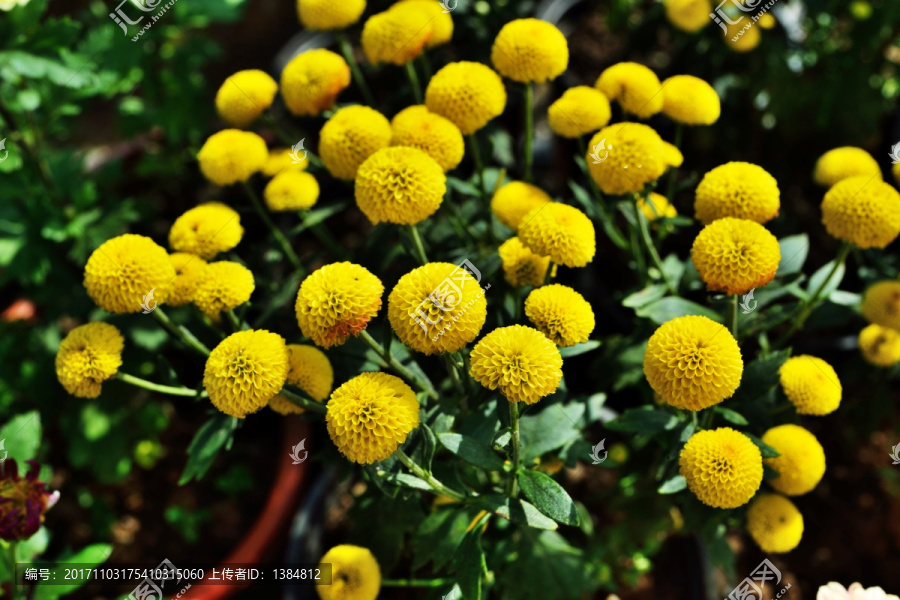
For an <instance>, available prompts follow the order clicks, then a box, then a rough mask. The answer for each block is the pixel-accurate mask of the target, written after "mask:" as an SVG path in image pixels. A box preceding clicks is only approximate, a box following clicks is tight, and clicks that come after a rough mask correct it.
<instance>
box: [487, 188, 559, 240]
mask: <svg viewBox="0 0 900 600" xmlns="http://www.w3.org/2000/svg"><path fill="white" fill-rule="evenodd" d="M548 202H553V198H551V197H550V196H548V195H547V192H545V191H544V190H542V189H541V188H539V187H537V186H536V185H531V184H530V183H525V182H524V181H510V182H509V183H507V184H505V185H504V186H503V187H501V188H500V189H499V190H497V192H496V193H495V194H494V197H493V198H491V211H492V212H493V213H494V216H495V217H497V220H498V221H500V222H501V223H503V224H504V225H506V226H507V227H509V228H510V229H512V230H513V231H518V230H519V225H520V224H521V223H522V219H523V218H524V217H525V215H527V214H528V213H529V212H531V211H532V210H533V209H535V208H540V207H542V206H544V205H545V204H547V203H548Z"/></svg>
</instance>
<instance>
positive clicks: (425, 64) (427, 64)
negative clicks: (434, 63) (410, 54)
mask: <svg viewBox="0 0 900 600" xmlns="http://www.w3.org/2000/svg"><path fill="white" fill-rule="evenodd" d="M419 62H420V63H422V72H423V73H424V74H425V81H431V74H432V73H433V72H434V71H433V70H432V69H431V61H430V60H429V59H428V54H426V53H425V52H423V53H422V54H420V55H419Z"/></svg>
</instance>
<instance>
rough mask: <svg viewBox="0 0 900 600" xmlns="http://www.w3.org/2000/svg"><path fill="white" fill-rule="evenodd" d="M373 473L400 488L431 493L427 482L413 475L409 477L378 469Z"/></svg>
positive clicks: (405, 474)
mask: <svg viewBox="0 0 900 600" xmlns="http://www.w3.org/2000/svg"><path fill="white" fill-rule="evenodd" d="M375 473H376V474H377V475H378V476H379V477H380V478H381V479H383V480H384V481H387V482H388V483H393V484H394V485H398V486H400V487H406V488H410V489H413V490H424V491H426V492H430V491H431V486H430V485H428V482H426V481H425V480H423V479H419V478H418V477H416V476H415V475H409V474H407V473H389V472H387V471H384V470H381V469H378V468H376V469H375Z"/></svg>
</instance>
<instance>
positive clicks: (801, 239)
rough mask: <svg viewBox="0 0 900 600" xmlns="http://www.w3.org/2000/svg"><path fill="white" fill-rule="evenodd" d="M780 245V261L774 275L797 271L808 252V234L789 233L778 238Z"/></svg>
mask: <svg viewBox="0 0 900 600" xmlns="http://www.w3.org/2000/svg"><path fill="white" fill-rule="evenodd" d="M778 245H779V246H781V262H779V263H778V270H777V271H776V275H777V276H779V277H781V276H783V275H792V274H794V273H799V272H800V271H801V270H802V269H803V264H804V263H805V262H806V256H807V255H808V254H809V236H808V235H806V234H805V233H801V234H799V235H791V236H788V237H786V238H783V239H780V240H778Z"/></svg>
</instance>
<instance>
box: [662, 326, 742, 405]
mask: <svg viewBox="0 0 900 600" xmlns="http://www.w3.org/2000/svg"><path fill="white" fill-rule="evenodd" d="M743 372H744V361H743V359H741V350H740V348H738V344H737V341H736V340H735V339H734V336H733V335H731V332H730V331H728V328H727V327H725V326H724V325H720V324H719V323H716V322H715V321H713V320H712V319H708V318H707V317H701V316H685V317H678V318H675V319H672V320H671V321H667V322H665V323H663V324H662V325H660V326H659V328H658V329H657V330H656V331H655V332H654V333H653V335H652V336H650V340H649V341H648V342H647V351H646V353H645V354H644V375H645V376H646V377H647V382H648V383H649V384H650V387H651V388H653V391H654V392H656V393H657V394H659V395H660V396H661V397H662V399H663V400H664V401H665V402H666V404H669V405H671V406H674V407H676V408H681V409H687V410H694V411H696V410H703V409H704V408H708V407H710V406H712V405H714V404H718V403H719V402H721V401H722V400H725V399H726V398H730V397H731V395H732V394H734V392H735V390H736V389H737V388H738V385H740V383H741V375H742V374H743Z"/></svg>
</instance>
